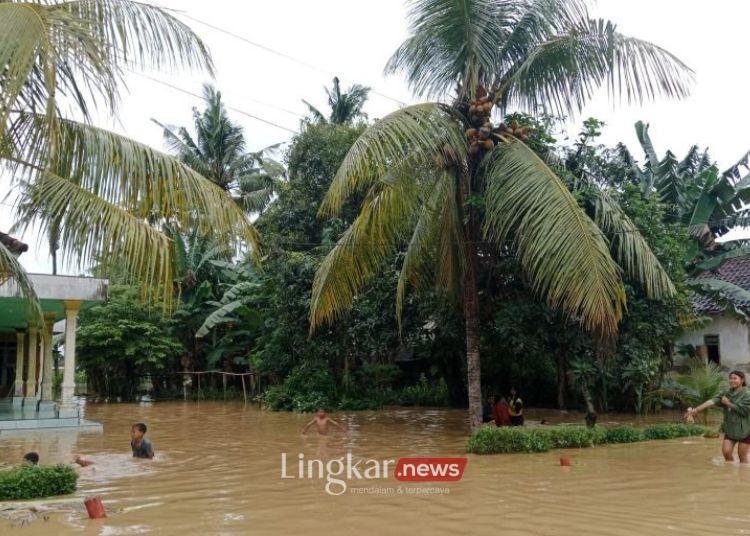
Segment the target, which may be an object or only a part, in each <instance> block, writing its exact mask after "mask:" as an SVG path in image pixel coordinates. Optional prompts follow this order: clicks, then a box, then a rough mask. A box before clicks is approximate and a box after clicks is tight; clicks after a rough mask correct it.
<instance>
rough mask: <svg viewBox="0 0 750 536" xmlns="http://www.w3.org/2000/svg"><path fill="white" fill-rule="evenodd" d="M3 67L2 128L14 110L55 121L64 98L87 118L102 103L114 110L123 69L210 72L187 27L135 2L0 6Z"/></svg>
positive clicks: (204, 52)
mask: <svg viewBox="0 0 750 536" xmlns="http://www.w3.org/2000/svg"><path fill="white" fill-rule="evenodd" d="M0 65H3V66H4V67H3V71H2V73H0V87H2V88H3V91H2V97H0V99H1V100H0V104H2V106H0V110H1V112H0V113H1V114H3V115H0V129H2V128H4V127H5V123H6V120H7V114H8V113H9V112H10V110H12V109H25V110H29V111H35V112H38V113H46V115H47V120H48V121H49V122H52V121H53V120H54V115H55V114H56V112H57V110H58V102H57V101H58V100H59V97H64V98H65V99H67V101H68V102H69V103H71V104H73V105H75V106H76V107H77V108H78V110H79V111H80V112H81V113H82V114H83V115H84V117H88V114H89V108H90V104H91V103H92V102H96V101H97V100H101V102H103V103H104V104H105V106H106V107H108V108H110V109H113V108H114V107H115V106H116V104H117V100H118V96H119V89H118V88H119V86H120V83H121V82H122V75H123V72H124V70H125V68H132V67H136V68H140V67H143V68H156V69H164V68H167V69H169V68H173V69H174V68H192V69H200V70H208V71H209V72H211V71H212V62H211V58H210V55H209V54H208V51H207V49H206V47H205V45H204V44H203V42H202V41H201V40H200V39H199V38H198V36H197V35H196V34H195V33H193V31H192V30H191V29H190V28H189V27H188V26H187V25H185V24H183V23H182V22H180V21H179V20H177V19H175V18H174V17H172V16H171V15H170V14H169V13H168V12H167V11H166V10H164V9H161V8H159V7H156V6H152V5H148V4H143V3H139V2H132V1H130V0H79V1H73V2H62V3H53V2H0ZM0 135H2V131H0Z"/></svg>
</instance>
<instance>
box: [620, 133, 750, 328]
mask: <svg viewBox="0 0 750 536" xmlns="http://www.w3.org/2000/svg"><path fill="white" fill-rule="evenodd" d="M635 130H636V135H637V136H638V140H639V142H640V144H641V147H642V148H643V152H644V153H645V163H644V165H643V168H639V167H638V166H637V165H635V164H633V172H634V173H636V174H637V176H638V179H639V181H640V183H641V185H642V187H643V190H644V193H646V192H650V191H656V192H658V194H659V196H660V198H661V200H662V201H663V202H664V203H666V204H667V205H668V206H669V207H670V208H671V210H670V212H669V213H668V217H669V218H670V220H672V221H677V222H679V223H681V224H682V225H684V226H685V227H686V228H687V230H688V232H689V233H690V236H691V237H692V243H691V247H690V248H689V249H688V251H687V255H686V257H685V263H686V266H687V268H688V273H690V274H692V279H691V280H690V284H691V286H692V287H693V288H694V289H695V290H696V291H698V292H699V293H701V294H703V295H706V296H708V297H710V298H711V299H712V300H713V301H715V302H717V303H718V304H719V305H720V306H721V307H722V308H724V309H725V310H728V311H730V312H733V313H734V314H736V315H738V316H740V317H741V318H745V319H746V318H747V317H746V314H745V312H744V309H745V308H746V307H747V305H748V304H750V292H748V291H747V290H745V289H743V288H742V287H739V286H737V285H735V284H733V283H731V282H728V281H725V280H723V279H721V278H720V277H718V276H714V275H712V272H714V271H716V270H718V269H720V268H721V266H722V265H723V264H724V263H725V262H727V261H729V260H731V259H736V258H739V257H746V256H748V255H750V246H747V245H744V244H743V243H742V242H740V243H733V242H726V241H725V242H717V239H719V238H720V237H722V236H723V235H724V234H726V233H727V232H728V231H729V230H730V229H731V228H733V227H741V226H745V225H748V224H750V208H748V207H747V204H748V203H749V202H750V173H749V172H750V152H748V153H745V154H744V155H743V156H742V158H740V159H739V160H738V161H737V162H736V163H735V164H734V165H732V166H731V167H729V168H728V169H726V170H724V171H723V172H722V171H719V168H718V167H717V166H716V164H715V163H714V162H713V161H712V160H711V158H710V156H709V155H708V153H707V151H700V150H699V148H698V147H697V146H693V147H691V148H690V150H689V151H688V153H687V154H686V156H685V157H684V158H683V159H682V160H678V159H677V158H675V156H674V154H673V153H672V152H670V151H667V153H666V155H665V156H664V158H662V159H659V157H658V155H657V152H656V150H655V149H654V145H653V143H652V141H651V137H650V136H649V133H648V125H647V124H644V123H643V122H641V121H639V122H638V123H636V125H635ZM631 160H632V159H631Z"/></svg>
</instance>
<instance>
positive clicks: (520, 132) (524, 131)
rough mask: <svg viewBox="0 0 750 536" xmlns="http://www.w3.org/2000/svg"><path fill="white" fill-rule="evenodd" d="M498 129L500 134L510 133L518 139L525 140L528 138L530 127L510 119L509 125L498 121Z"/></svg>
mask: <svg viewBox="0 0 750 536" xmlns="http://www.w3.org/2000/svg"><path fill="white" fill-rule="evenodd" d="M498 130H499V131H500V133H501V134H510V135H512V136H515V137H516V138H518V139H521V140H523V141H526V140H527V139H528V138H529V132H530V131H531V128H530V127H525V126H521V125H519V124H518V121H516V120H515V119H514V120H513V121H511V123H510V126H508V125H506V124H505V123H500V126H499V127H498Z"/></svg>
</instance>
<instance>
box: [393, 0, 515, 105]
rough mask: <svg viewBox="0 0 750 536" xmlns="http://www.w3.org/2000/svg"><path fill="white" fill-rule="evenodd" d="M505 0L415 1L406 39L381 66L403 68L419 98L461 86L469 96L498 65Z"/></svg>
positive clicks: (505, 22) (506, 12)
mask: <svg viewBox="0 0 750 536" xmlns="http://www.w3.org/2000/svg"><path fill="white" fill-rule="evenodd" d="M504 4H505V3H504V2H494V1H493V2H487V1H486V0H417V1H415V2H412V4H411V10H410V11H409V20H410V33H411V37H409V38H407V39H406V41H404V43H403V44H402V45H401V46H400V47H399V48H398V49H397V50H396V52H395V53H394V54H393V56H391V58H390V60H388V64H387V65H386V69H385V70H386V72H387V73H396V72H403V73H404V74H405V75H406V78H407V81H408V83H409V86H410V87H411V89H412V90H413V91H414V92H415V93H416V94H417V95H419V96H423V95H430V96H442V95H445V94H446V93H448V92H449V91H451V90H453V89H454V88H455V87H456V85H457V84H458V85H459V86H460V89H461V90H462V91H465V92H466V93H467V94H468V95H469V96H470V97H472V98H473V97H474V91H475V88H476V86H477V84H479V83H480V82H482V76H483V73H492V72H494V71H495V69H496V67H497V64H498V61H497V60H498V46H499V44H500V43H502V42H503V40H504V38H505V36H506V34H507V30H506V28H507V26H508V25H509V23H510V21H511V17H512V15H513V13H512V11H511V10H510V9H509V8H507V7H506V6H504Z"/></svg>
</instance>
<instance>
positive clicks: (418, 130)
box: [320, 103, 466, 215]
mask: <svg viewBox="0 0 750 536" xmlns="http://www.w3.org/2000/svg"><path fill="white" fill-rule="evenodd" d="M445 145H448V146H449V147H450V148H451V150H452V152H453V154H454V155H456V157H457V158H458V159H460V160H464V159H465V157H466V139H465V137H464V135H463V131H462V129H461V126H460V123H458V122H457V121H455V120H454V116H453V112H452V111H451V110H450V108H448V107H447V106H444V105H442V104H434V103H429V104H416V105H413V106H408V107H406V108H401V109H400V110H397V111H395V112H393V113H391V114H389V115H387V116H385V117H384V118H382V119H380V120H379V121H378V122H376V123H375V124H374V125H372V126H371V127H370V128H368V129H367V130H366V131H365V132H363V133H362V135H361V136H360V137H359V138H358V139H357V141H356V142H354V145H352V147H351V148H350V149H349V152H348V153H347V155H346V157H345V158H344V161H343V162H342V164H341V167H339V170H338V172H336V176H335V177H334V179H333V181H332V183H331V187H330V189H329V190H328V193H327V194H326V196H325V198H324V199H323V202H322V203H321V206H320V213H321V214H322V215H334V214H337V213H338V211H339V210H340V209H341V206H342V205H343V203H344V201H345V200H346V199H348V198H349V196H351V195H352V194H354V193H356V192H360V191H363V190H365V189H367V188H368V187H370V186H371V185H372V184H374V183H375V182H376V181H378V180H379V179H380V178H381V177H382V176H383V175H385V174H386V173H387V171H388V170H389V169H393V168H395V167H399V166H400V165H402V164H403V163H404V162H406V161H408V162H410V164H411V165H413V166H418V165H420V164H424V163H429V164H433V165H434V164H435V163H436V160H437V161H444V160H445V158H446V156H445V154H444V152H443V147H444V146H445Z"/></svg>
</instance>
